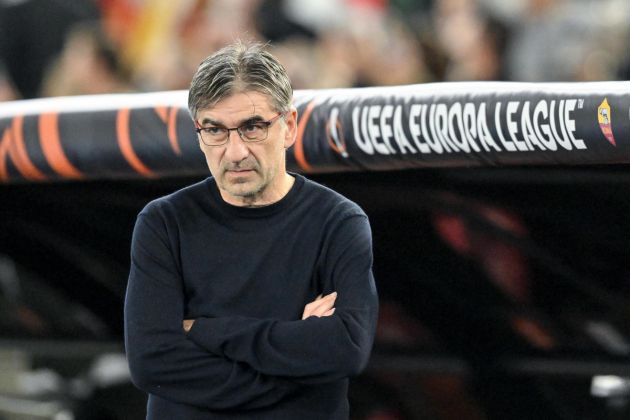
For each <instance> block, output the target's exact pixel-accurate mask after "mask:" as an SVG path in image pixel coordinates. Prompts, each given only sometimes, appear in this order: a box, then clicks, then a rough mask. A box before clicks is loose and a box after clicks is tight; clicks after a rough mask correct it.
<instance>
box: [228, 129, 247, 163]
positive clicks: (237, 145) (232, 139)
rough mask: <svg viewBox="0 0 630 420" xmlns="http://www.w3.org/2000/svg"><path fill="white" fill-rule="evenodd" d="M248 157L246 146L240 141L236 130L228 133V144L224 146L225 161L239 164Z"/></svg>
mask: <svg viewBox="0 0 630 420" xmlns="http://www.w3.org/2000/svg"><path fill="white" fill-rule="evenodd" d="M248 155H249V149H248V148H247V144H245V142H244V141H243V139H241V136H239V135H238V132H236V130H230V131H229V132H228V142H227V144H226V145H225V159H226V160H228V161H230V162H240V161H242V160H243V159H245V158H246V157H247V156H248Z"/></svg>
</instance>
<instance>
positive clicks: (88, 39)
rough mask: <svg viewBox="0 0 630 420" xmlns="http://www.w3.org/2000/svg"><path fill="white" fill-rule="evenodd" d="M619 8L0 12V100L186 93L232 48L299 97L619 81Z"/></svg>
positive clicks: (608, 2) (389, 1)
mask: <svg viewBox="0 0 630 420" xmlns="http://www.w3.org/2000/svg"><path fill="white" fill-rule="evenodd" d="M628 17H630V3H629V2H627V1H625V0H511V1H503V0H316V1H314V0H180V1H171V0H0V101H2V100H12V99H20V98H35V97H47V96H62V95H80V94H99V93H109V92H146V91H162V90H175V89H187V87H188V84H189V81H190V78H191V75H192V74H193V73H194V71H195V69H196V67H197V65H198V63H199V62H200V61H201V60H202V59H203V58H204V57H205V56H207V55H209V54H210V53H212V52H213V51H216V50H217V49H219V48H220V47H221V46H223V45H225V44H226V43H229V42H231V41H233V40H235V39H237V38H240V39H243V40H254V41H262V42H270V45H271V49H272V51H273V52H274V53H275V54H276V55H277V56H278V57H279V58H280V60H281V61H282V62H283V63H284V64H285V66H286V67H287V70H288V72H289V74H290V75H291V77H292V81H293V84H294V88H295V89H319V88H337V87H359V86H384V85H401V84H414V83H427V82H436V81H471V80H510V81H590V80H621V79H626V78H627V77H628V76H629V74H630V60H629V57H630V51H629V50H628V48H629V47H628V43H627V42H626V40H627V39H629V37H630V23H629V22H630V20H629V19H628Z"/></svg>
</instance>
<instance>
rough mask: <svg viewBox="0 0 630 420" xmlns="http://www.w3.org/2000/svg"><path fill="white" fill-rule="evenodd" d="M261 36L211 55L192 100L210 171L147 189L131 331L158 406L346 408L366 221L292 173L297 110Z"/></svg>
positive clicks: (370, 328)
mask: <svg viewBox="0 0 630 420" xmlns="http://www.w3.org/2000/svg"><path fill="white" fill-rule="evenodd" d="M292 96H293V91H292V89H291V85H290V82H289V79H288V76H287V74H286V71H285V70H284V68H283V67H282V65H281V64H280V63H279V62H278V61H277V60H276V59H275V58H274V57H273V56H272V55H271V54H269V53H268V52H267V51H265V50H264V48H263V47H261V46H260V45H257V44H253V45H245V44H243V43H240V42H238V43H235V44H233V45H231V46H228V47H226V48H224V49H222V50H220V51H218V52H217V53H215V54H213V55H212V56H210V57H208V58H207V59H205V60H204V61H203V62H202V63H201V65H200V66H199V69H198V71H197V73H196V74H195V76H194V78H193V81H192V84H191V88H190V93H189V108H190V113H191V115H192V117H193V119H194V122H195V125H196V127H197V132H198V137H199V146H200V148H201V151H202V152H203V153H204V155H205V157H206V161H207V163H208V166H209V168H210V172H211V174H212V176H211V177H209V178H207V179H205V180H204V181H202V182H199V183H197V184H194V185H191V186H189V187H186V188H184V189H182V190H180V191H177V192H175V193H173V194H171V195H168V196H166V197H162V198H160V199H157V200H155V201H153V202H151V203H149V204H148V205H147V206H146V207H145V208H144V209H143V210H142V212H141V213H140V214H139V216H138V219H137V222H136V226H135V229H134V234H133V241H132V249H131V271H130V275H129V284H128V288H127V297H126V301H125V342H126V349H127V356H128V360H129V366H130V369H131V374H132V379H133V381H134V383H135V384H136V385H137V386H138V387H139V388H140V389H142V390H144V391H146V392H147V393H148V394H149V401H148V406H147V411H148V414H147V418H148V419H185V420H195V419H257V420H264V419H273V420H280V419H291V420H307V419H313V420H315V419H317V420H334V419H347V418H348V416H349V407H348V398H347V391H348V377H350V376H352V375H356V374H357V373H359V372H360V371H361V370H362V369H363V368H364V367H365V365H366V363H367V360H368V358H369V354H370V349H371V347H372V343H373V339H374V331H375V324H376V317H377V295H376V288H375V285H374V279H373V277H372V243H371V233H370V227H369V224H368V220H367V217H366V215H365V214H364V212H363V211H362V210H361V209H360V208H359V207H358V206H357V205H356V204H354V203H352V202H351V201H349V200H348V199H346V198H344V197H342V196H341V195H339V194H337V193H335V192H333V191H332V190H330V189H328V188H326V187H324V186H321V185H319V184H316V183H314V182H312V181H310V180H308V179H306V178H305V177H303V176H301V175H298V174H291V173H288V172H287V171H286V165H285V154H286V149H287V148H289V147H290V146H291V145H292V144H293V143H294V141H295V138H296V131H297V111H296V109H295V108H294V107H293V106H292Z"/></svg>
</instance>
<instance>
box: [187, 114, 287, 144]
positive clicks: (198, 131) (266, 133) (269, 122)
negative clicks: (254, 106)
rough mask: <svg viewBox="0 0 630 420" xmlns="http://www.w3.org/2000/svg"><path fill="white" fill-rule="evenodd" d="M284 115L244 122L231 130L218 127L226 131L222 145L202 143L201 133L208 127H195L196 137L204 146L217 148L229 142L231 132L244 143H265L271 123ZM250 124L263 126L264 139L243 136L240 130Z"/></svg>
mask: <svg viewBox="0 0 630 420" xmlns="http://www.w3.org/2000/svg"><path fill="white" fill-rule="evenodd" d="M285 115H286V112H279V113H278V114H277V115H276V116H274V117H272V118H270V119H268V120H267V121H256V122H246V123H244V124H241V125H239V126H238V127H232V128H228V127H219V128H222V129H224V130H227V135H226V136H225V141H224V142H223V143H218V144H208V143H206V142H205V141H203V136H202V135H201V131H202V130H205V129H207V128H210V127H201V126H199V125H197V126H196V127H195V131H196V132H197V135H198V136H199V140H201V142H202V143H203V144H205V145H206V146H208V147H218V146H224V145H226V144H227V142H228V141H230V133H231V132H232V131H236V133H237V134H238V136H239V137H240V138H241V140H243V141H244V142H245V143H259V142H261V141H265V140H267V138H268V137H269V127H271V126H272V125H273V123H275V122H276V121H277V120H278V119H279V118H280V117H283V116H285ZM252 124H262V125H264V126H265V128H266V131H265V137H263V138H262V139H258V140H251V139H248V138H247V136H245V135H244V134H243V133H242V132H241V129H242V128H243V127H245V126H247V125H252ZM213 127H216V126H213Z"/></svg>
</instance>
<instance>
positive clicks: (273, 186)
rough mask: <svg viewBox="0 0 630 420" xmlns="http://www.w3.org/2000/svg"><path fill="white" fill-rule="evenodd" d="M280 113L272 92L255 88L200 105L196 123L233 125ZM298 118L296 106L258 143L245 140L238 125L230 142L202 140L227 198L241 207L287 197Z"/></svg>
mask: <svg viewBox="0 0 630 420" xmlns="http://www.w3.org/2000/svg"><path fill="white" fill-rule="evenodd" d="M276 115H278V113H277V112H276V111H275V109H274V108H273V107H272V106H271V101H270V99H269V97H268V96H267V95H264V94H262V93H258V92H252V91H250V92H242V93H235V94H234V95H231V96H228V97H227V98H225V99H223V100H221V101H219V102H218V103H217V104H216V105H214V106H213V107H211V108H205V109H201V110H199V111H198V112H197V119H196V124H197V126H198V127H209V126H215V127H223V128H233V127H239V126H241V125H242V124H243V123H245V122H251V121H255V120H260V121H267V120H270V119H272V118H273V117H275V116H276ZM296 118H297V111H295V109H293V110H291V111H289V112H287V113H286V114H285V116H284V117H280V118H279V119H278V120H276V121H275V122H274V123H273V124H272V125H271V126H270V127H269V128H268V133H267V138H266V139H265V140H263V141H260V142H256V143H248V142H244V141H243V139H241V138H240V136H239V135H238V133H237V132H236V130H232V131H230V133H229V139H228V142H227V143H226V144H224V145H222V146H208V145H206V144H204V143H203V142H202V141H201V140H200V141H199V145H200V147H201V151H202V152H203V154H204V155H205V156H206V162H207V163H208V167H209V168H210V172H211V173H212V175H213V176H214V178H215V180H216V182H217V185H218V186H219V190H220V192H221V196H222V197H223V199H224V200H225V201H227V202H228V203H230V204H234V205H238V206H242V205H265V204H270V203H273V202H274V201H277V200H279V199H280V198H282V196H283V195H284V192H283V191H282V189H283V186H284V184H283V183H284V182H285V176H287V175H286V166H285V149H286V148H288V147H289V146H291V145H292V144H293V142H294V141H295V135H296ZM285 192H286V191H285Z"/></svg>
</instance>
